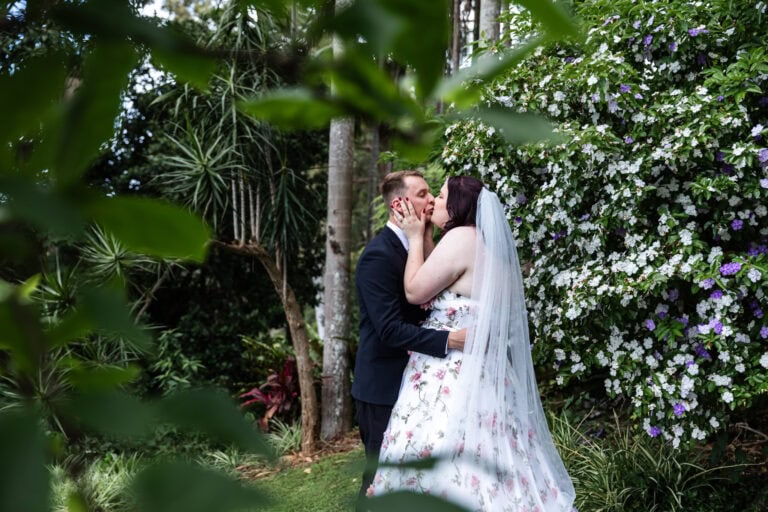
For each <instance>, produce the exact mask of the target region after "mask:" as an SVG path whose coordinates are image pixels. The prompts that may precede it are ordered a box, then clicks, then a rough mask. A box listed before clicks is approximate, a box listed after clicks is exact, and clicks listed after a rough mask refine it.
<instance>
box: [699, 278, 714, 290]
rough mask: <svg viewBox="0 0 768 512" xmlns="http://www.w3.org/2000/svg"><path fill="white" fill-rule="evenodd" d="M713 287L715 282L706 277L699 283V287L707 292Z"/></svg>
mask: <svg viewBox="0 0 768 512" xmlns="http://www.w3.org/2000/svg"><path fill="white" fill-rule="evenodd" d="M713 286H715V280H714V279H712V278H711V277H708V278H707V279H705V280H703V281H702V282H701V287H702V288H704V289H705V290H709V289H710V288H712V287H713Z"/></svg>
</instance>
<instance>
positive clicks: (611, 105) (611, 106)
mask: <svg viewBox="0 0 768 512" xmlns="http://www.w3.org/2000/svg"><path fill="white" fill-rule="evenodd" d="M617 110H619V104H618V103H616V102H615V101H613V100H610V101H608V112H610V113H611V114H613V113H614V112H616V111H617Z"/></svg>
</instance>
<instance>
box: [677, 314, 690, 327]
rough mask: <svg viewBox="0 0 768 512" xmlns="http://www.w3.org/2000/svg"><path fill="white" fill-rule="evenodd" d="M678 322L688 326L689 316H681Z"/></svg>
mask: <svg viewBox="0 0 768 512" xmlns="http://www.w3.org/2000/svg"><path fill="white" fill-rule="evenodd" d="M677 321H678V322H680V323H681V324H683V325H688V315H683V316H681V317H680V318H678V319H677Z"/></svg>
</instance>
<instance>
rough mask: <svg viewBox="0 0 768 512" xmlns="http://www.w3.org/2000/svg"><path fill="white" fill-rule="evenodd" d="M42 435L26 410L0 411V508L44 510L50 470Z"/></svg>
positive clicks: (27, 510)
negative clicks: (1, 456)
mask: <svg viewBox="0 0 768 512" xmlns="http://www.w3.org/2000/svg"><path fill="white" fill-rule="evenodd" d="M45 445H46V442H45V437H44V436H43V434H42V432H41V431H40V424H39V420H38V418H37V417H36V416H35V415H34V414H32V413H31V412H29V411H24V412H21V413H17V412H14V413H8V412H4V413H2V414H0V453H2V454H3V463H2V464H0V510H8V511H10V510H18V511H20V512H22V511H23V512H47V511H48V510H49V498H50V483H49V478H50V473H49V471H48V468H47V467H46V464H47V462H48V461H47V460H46V455H45Z"/></svg>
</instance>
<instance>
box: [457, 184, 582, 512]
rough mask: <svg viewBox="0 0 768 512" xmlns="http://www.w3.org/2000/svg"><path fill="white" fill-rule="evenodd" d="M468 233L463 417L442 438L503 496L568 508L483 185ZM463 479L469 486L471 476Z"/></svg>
mask: <svg viewBox="0 0 768 512" xmlns="http://www.w3.org/2000/svg"><path fill="white" fill-rule="evenodd" d="M476 229H477V249H476V260H475V270H474V278H473V284H472V299H473V300H474V301H476V302H477V308H478V310H477V313H476V316H475V321H474V323H473V324H472V325H471V326H470V327H469V328H468V332H467V344H466V347H465V356H464V360H463V362H462V368H461V373H462V382H463V383H464V386H465V389H464V390H463V391H464V392H465V393H466V406H467V409H466V414H465V415H463V417H462V418H457V421H458V423H459V425H460V426H459V428H457V429H454V430H452V432H450V433H449V434H448V435H452V436H457V439H455V440H450V441H449V443H451V444H449V446H451V445H452V442H455V443H456V444H455V445H453V446H458V447H460V448H459V449H458V450H457V451H456V452H454V454H453V455H452V456H451V460H452V463H454V464H456V465H457V466H464V465H465V464H468V465H469V464H472V465H475V466H477V465H480V466H482V467H484V468H485V471H490V472H494V473H496V475H497V476H498V477H500V478H499V479H498V481H499V482H504V484H503V487H504V488H503V489H499V490H498V491H499V492H502V493H504V494H506V495H507V496H508V497H509V499H512V500H514V499H516V497H520V496H530V495H539V496H540V498H539V499H540V500H541V502H540V503H539V504H538V505H539V507H541V509H542V511H543V512H549V511H563V510H568V511H570V510H571V509H572V504H573V500H574V497H575V492H574V488H573V484H572V482H571V479H570V477H569V476H568V473H567V471H566V469H565V466H564V465H563V462H562V460H561V459H560V456H559V454H558V452H557V450H556V448H555V445H554V443H553V441H552V436H551V434H550V432H549V428H548V426H547V421H546V417H545V415H544V410H543V408H542V406H541V400H540V399H539V391H538V386H537V385H536V376H535V374H534V370H533V361H532V359H531V345H530V339H529V335H528V316H527V311H526V307H525V297H524V291H523V280H522V274H521V271H520V263H519V261H518V258H517V250H516V248H515V243H514V240H513V239H512V232H511V230H510V227H509V224H508V221H507V219H506V216H505V214H504V209H503V207H502V205H501V203H500V201H499V198H498V197H497V196H496V194H495V193H493V192H491V191H489V190H487V189H485V188H483V190H482V191H481V193H480V197H479V199H478V205H477V218H476ZM464 478H465V480H466V481H465V482H464V483H465V484H466V486H468V487H469V486H471V485H472V482H471V481H469V479H470V478H471V475H470V474H466V475H465V477H464ZM528 486H532V487H531V488H529V489H527V492H522V489H521V487H528ZM502 501H504V500H502ZM507 502H508V501H507ZM525 504H526V505H527V504H528V502H525ZM488 510H495V508H489V509H488Z"/></svg>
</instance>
